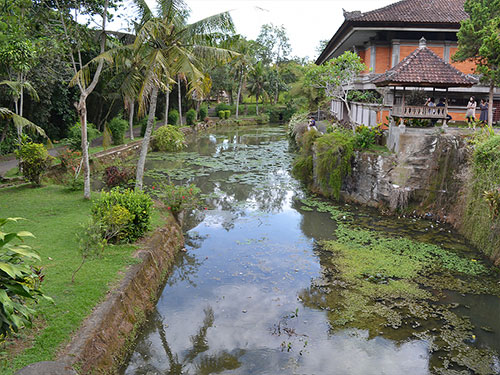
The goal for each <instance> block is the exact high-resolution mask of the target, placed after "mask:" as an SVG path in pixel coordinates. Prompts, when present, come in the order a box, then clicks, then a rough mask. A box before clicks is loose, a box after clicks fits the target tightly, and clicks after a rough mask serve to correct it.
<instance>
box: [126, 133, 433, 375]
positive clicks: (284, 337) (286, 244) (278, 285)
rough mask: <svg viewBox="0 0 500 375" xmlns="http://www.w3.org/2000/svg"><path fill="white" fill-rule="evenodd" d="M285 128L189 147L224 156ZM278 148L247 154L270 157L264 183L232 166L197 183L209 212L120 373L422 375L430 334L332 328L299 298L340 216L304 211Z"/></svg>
mask: <svg viewBox="0 0 500 375" xmlns="http://www.w3.org/2000/svg"><path fill="white" fill-rule="evenodd" d="M266 134H267V135H266ZM282 134H283V133H282V132H281V131H277V130H272V131H271V132H268V133H266V132H262V131H259V130H257V131H255V132H254V133H251V134H248V135H245V134H244V132H243V131H242V130H238V131H236V134H228V135H226V136H223V137H221V136H220V135H218V134H216V135H210V136H206V137H204V138H203V140H202V142H200V143H199V144H197V145H195V146H193V147H192V148H194V149H196V148H198V152H200V153H202V154H205V155H209V154H212V155H213V154H215V155H219V156H220V155H222V154H228V153H237V152H238V147H237V146H238V144H240V143H245V142H247V143H249V144H258V143H259V142H264V143H268V141H269V138H270V137H271V138H273V139H276V138H279V137H281V136H282ZM229 140H231V142H230V141H229ZM274 144H275V145H278V144H279V146H276V147H281V148H282V149H283V158H284V160H282V161H280V160H272V163H268V162H269V160H267V159H266V158H268V157H269V155H266V154H265V153H262V152H260V151H259V149H258V148H253V150H254V151H253V153H251V154H248V150H246V152H247V154H246V156H247V157H252V158H254V159H257V160H259V158H260V159H263V160H264V162H265V163H267V164H265V167H264V168H263V169H261V170H255V171H254V172H255V174H260V175H262V178H260V179H259V183H258V184H253V185H252V184H250V183H248V184H237V183H230V182H228V179H229V178H228V176H230V174H229V175H226V176H225V178H226V180H225V181H224V180H221V181H215V182H214V181H212V182H210V178H212V180H213V179H214V174H212V175H210V176H205V177H196V178H194V179H193V180H192V181H194V182H195V183H197V184H198V185H199V186H202V188H203V190H204V192H205V193H211V192H214V193H215V194H214V196H213V197H212V198H210V201H209V207H208V210H203V211H202V212H199V213H198V214H197V215H196V216H195V217H193V218H191V221H192V222H191V227H192V229H191V230H190V231H189V233H188V241H187V243H188V246H187V249H188V253H187V254H183V255H181V256H182V257H183V258H182V266H180V267H178V268H177V269H175V270H174V272H173V275H172V277H171V278H170V281H169V283H168V284H167V286H166V287H165V289H164V291H163V294H162V296H161V298H160V300H159V302H158V305H157V311H156V314H155V315H153V316H152V317H151V319H150V323H149V324H148V326H147V327H146V329H145V330H144V332H143V333H142V335H141V337H140V339H139V342H138V344H137V347H136V351H135V352H134V353H133V355H132V357H131V360H130V363H129V364H128V368H127V369H126V370H125V374H160V373H161V374H181V373H184V374H186V373H189V374H208V373H222V374H395V375H396V374H403V373H407V374H416V375H419V374H427V373H428V363H429V356H428V350H427V346H428V345H427V343H426V342H425V341H417V340H408V341H406V342H402V343H395V342H393V341H391V340H388V339H385V338H383V337H376V338H368V337H367V333H366V332H365V331H361V330H349V331H340V332H336V333H335V334H331V329H330V326H329V323H328V318H327V315H326V313H325V312H324V311H319V310H313V309H309V308H307V307H304V306H303V305H302V304H301V302H300V300H299V299H298V294H299V293H300V292H301V291H303V290H304V289H307V288H309V287H310V285H311V280H313V279H316V278H318V277H320V276H321V267H320V264H319V259H318V255H317V254H316V253H315V251H314V240H319V239H322V238H329V237H330V235H331V232H333V226H332V225H333V224H332V222H331V221H330V220H329V219H328V214H319V213H312V212H306V213H299V212H298V211H297V208H298V207H297V203H296V202H294V197H296V196H297V195H300V194H301V192H300V189H299V187H298V185H297V183H296V182H295V181H294V180H293V179H291V178H290V176H289V174H288V168H289V164H288V163H289V159H286V158H289V155H286V154H285V152H286V147H285V146H284V145H286V143H285V142H284V141H280V142H278V143H274ZM274 151H276V150H274ZM278 151H279V150H278ZM273 157H276V154H275V155H274V156H273ZM287 160H288V161H287ZM244 161H245V160H243V159H242V163H243V162H244ZM254 164H255V160H254ZM299 207H300V205H299ZM297 309H298V310H297ZM207 311H210V312H213V322H210V324H207V323H206V322H207V316H209V315H207V314H208V313H207ZM296 311H297V312H298V316H295V312H296ZM195 337H197V338H198V339H199V340H198V341H197V340H195ZM195 342H197V343H198V344H196V345H195ZM200 342H201V345H200ZM227 358H231V360H232V362H231V363H232V365H230V364H228V363H229V362H230V361H229V360H227ZM210 360H211V361H212V362H211V363H212V365H211V366H208V367H207V366H205V367H203V366H204V364H207V363H208V362H209V361H210ZM235 363H236V365H235ZM236 367H237V368H236ZM207 368H208V370H207Z"/></svg>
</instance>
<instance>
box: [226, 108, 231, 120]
mask: <svg viewBox="0 0 500 375" xmlns="http://www.w3.org/2000/svg"><path fill="white" fill-rule="evenodd" d="M229 117H231V110H230V109H226V110H225V111H224V118H225V119H226V120H227V119H228V118H229Z"/></svg>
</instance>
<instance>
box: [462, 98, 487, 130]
mask: <svg viewBox="0 0 500 375" xmlns="http://www.w3.org/2000/svg"><path fill="white" fill-rule="evenodd" d="M476 108H477V103H476V99H475V98H474V97H473V96H471V97H470V99H469V102H468V103H467V112H466V113H465V118H466V119H467V124H469V126H470V125H471V124H472V126H473V127H474V128H475V127H476ZM479 109H480V110H481V114H480V115H479V122H480V123H482V124H486V123H487V122H488V102H486V100H484V99H481V102H480V103H479Z"/></svg>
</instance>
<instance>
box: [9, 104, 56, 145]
mask: <svg viewBox="0 0 500 375" xmlns="http://www.w3.org/2000/svg"><path fill="white" fill-rule="evenodd" d="M0 120H5V126H6V127H7V126H8V122H9V121H12V122H13V124H14V126H15V127H16V129H17V136H18V141H20V140H21V135H22V134H23V129H24V128H25V127H27V128H28V129H31V130H33V131H35V132H37V133H38V134H40V135H41V136H43V137H46V134H45V131H44V130H43V129H42V128H41V127H39V126H37V125H35V124H33V123H32V122H31V121H30V120H28V119H26V118H24V117H22V116H20V115H18V114H16V113H14V112H12V111H11V110H10V109H8V108H4V107H0ZM5 134H6V128H4V131H3V133H2V138H1V139H0V142H3V141H4V139H5Z"/></svg>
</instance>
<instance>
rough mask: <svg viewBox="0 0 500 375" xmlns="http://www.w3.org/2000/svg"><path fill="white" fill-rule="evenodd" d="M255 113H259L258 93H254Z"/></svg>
mask: <svg viewBox="0 0 500 375" xmlns="http://www.w3.org/2000/svg"><path fill="white" fill-rule="evenodd" d="M255 114H256V115H257V116H258V115H259V94H256V95H255Z"/></svg>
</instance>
